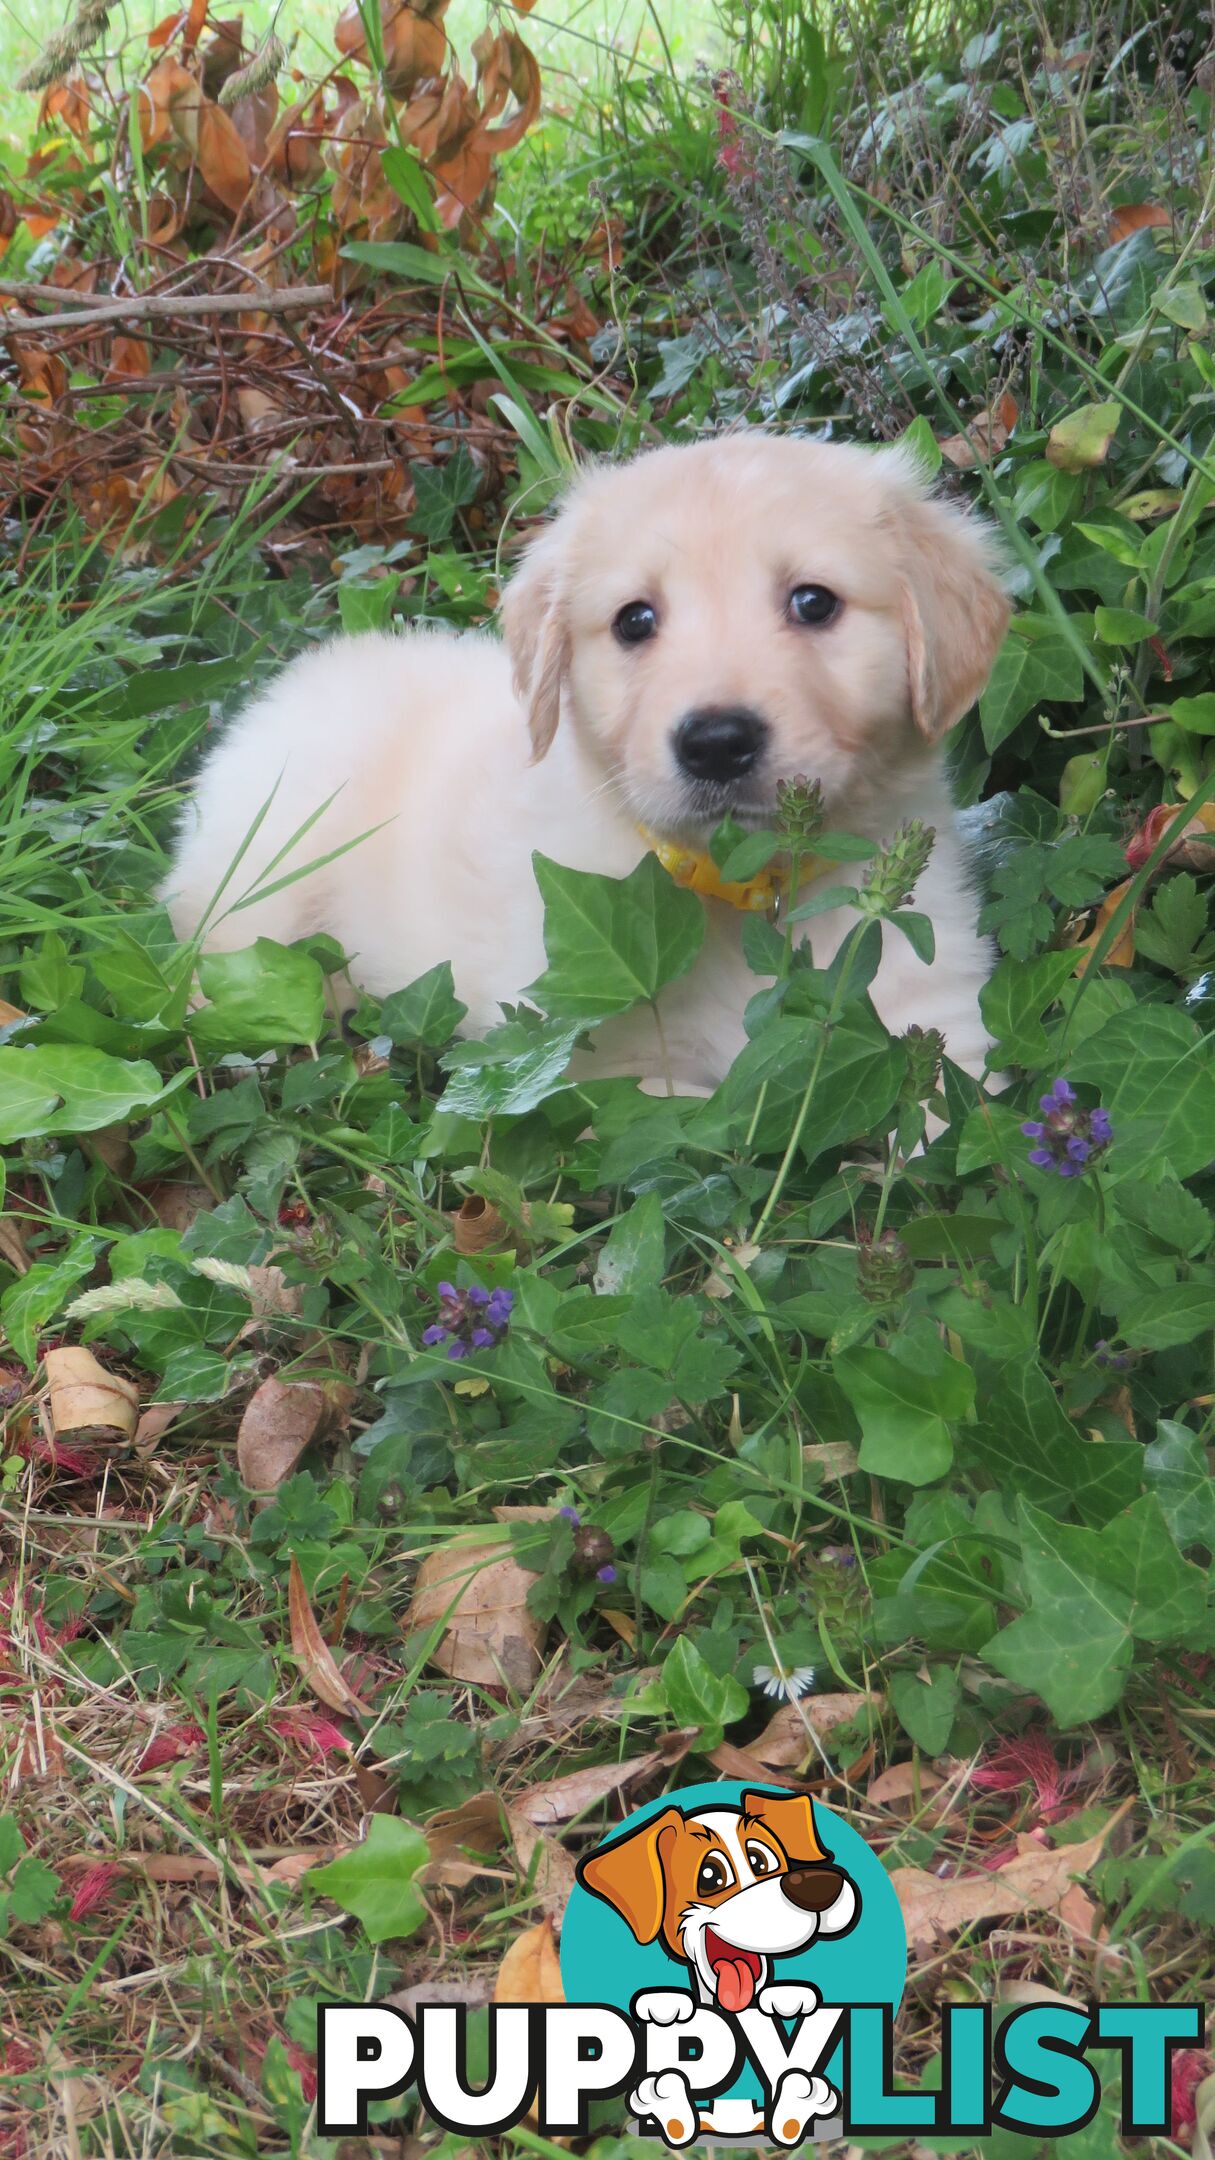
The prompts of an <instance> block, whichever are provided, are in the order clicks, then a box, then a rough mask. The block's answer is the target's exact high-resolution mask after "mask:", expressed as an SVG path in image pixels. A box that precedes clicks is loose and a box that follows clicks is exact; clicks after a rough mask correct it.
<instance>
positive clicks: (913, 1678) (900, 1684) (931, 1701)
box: [889, 1665, 962, 1755]
mask: <svg viewBox="0 0 1215 2160" xmlns="http://www.w3.org/2000/svg"><path fill="white" fill-rule="evenodd" d="M889 1692H890V1700H891V1702H892V1703H893V1705H894V1712H895V1716H896V1717H897V1718H898V1721H899V1723H900V1725H901V1726H902V1728H903V1731H904V1732H905V1733H907V1734H908V1736H909V1737H910V1738H911V1739H912V1740H914V1741H915V1744H916V1746H917V1747H918V1748H922V1749H923V1750H924V1753H925V1754H926V1755H943V1754H944V1752H945V1750H946V1748H947V1747H948V1745H949V1735H950V1733H951V1732H952V1731H953V1721H954V1719H955V1717H956V1716H957V1713H958V1705H959V1704H960V1702H961V1700H962V1688H961V1683H960V1682H959V1680H958V1676H957V1674H956V1672H953V1671H951V1669H950V1667H949V1666H948V1665H936V1666H934V1667H933V1669H932V1671H931V1673H930V1675H929V1678H928V1679H927V1680H926V1681H924V1680H921V1679H920V1677H919V1674H918V1673H910V1672H895V1673H891V1675H890V1681H889Z"/></svg>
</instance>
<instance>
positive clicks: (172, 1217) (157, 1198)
mask: <svg viewBox="0 0 1215 2160" xmlns="http://www.w3.org/2000/svg"><path fill="white" fill-rule="evenodd" d="M146 1197H147V1202H148V1206H149V1207H150V1208H151V1209H152V1211H153V1213H154V1215H155V1217H156V1220H157V1222H159V1223H161V1224H163V1226H164V1228H165V1229H166V1230H182V1231H185V1230H188V1229H189V1227H190V1224H191V1223H192V1222H193V1221H194V1218H195V1216H196V1215H206V1214H207V1213H209V1211H210V1210H211V1209H212V1208H213V1207H214V1206H215V1205H216V1200H215V1195H214V1193H213V1192H212V1191H211V1189H210V1187H209V1186H207V1185H201V1184H194V1183H192V1182H183V1183H181V1184H178V1183H176V1182H169V1181H168V1180H166V1181H165V1182H164V1183H163V1184H160V1185H153V1186H152V1188H151V1190H150V1191H149V1192H148V1194H147V1196H146Z"/></svg>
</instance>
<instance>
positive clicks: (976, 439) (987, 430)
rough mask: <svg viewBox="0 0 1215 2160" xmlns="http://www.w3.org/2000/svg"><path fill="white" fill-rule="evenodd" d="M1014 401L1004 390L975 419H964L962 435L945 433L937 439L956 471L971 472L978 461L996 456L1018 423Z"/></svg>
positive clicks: (1009, 391)
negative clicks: (965, 424)
mask: <svg viewBox="0 0 1215 2160" xmlns="http://www.w3.org/2000/svg"><path fill="white" fill-rule="evenodd" d="M1017 411H1018V407H1017V401H1016V399H1015V397H1014V396H1013V394H1012V392H1011V390H1005V391H1004V393H1003V395H1002V396H1000V397H998V398H997V399H996V402H995V404H994V405H985V406H984V407H983V410H982V412H977V413H976V414H975V416H974V419H973V420H971V421H969V422H968V423H967V426H966V428H965V430H964V432H963V433H962V434H961V435H946V436H944V437H942V438H941V439H940V450H941V455H942V457H944V458H948V460H949V462H950V464H951V465H956V467H957V469H958V471H959V472H970V471H972V470H973V468H974V467H975V466H976V465H978V464H979V463H980V462H983V463H989V462H990V461H991V459H992V458H993V457H997V456H998V455H999V453H1000V451H1001V450H1002V449H1003V448H1004V445H1005V444H1006V442H1007V441H1008V438H1009V436H1010V435H1011V434H1012V431H1013V429H1014V428H1015V426H1016V424H1017Z"/></svg>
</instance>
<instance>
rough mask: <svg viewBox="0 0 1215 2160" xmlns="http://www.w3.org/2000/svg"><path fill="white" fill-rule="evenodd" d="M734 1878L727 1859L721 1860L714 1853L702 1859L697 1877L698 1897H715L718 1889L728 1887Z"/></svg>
mask: <svg viewBox="0 0 1215 2160" xmlns="http://www.w3.org/2000/svg"><path fill="white" fill-rule="evenodd" d="M733 1880H734V1877H733V1876H732V1875H731V1873H730V1870H729V1868H728V1867H727V1866H726V1863H725V1861H724V1860H719V1859H718V1857H717V1855H716V1853H714V1854H713V1856H712V1858H711V1859H708V1860H702V1861H701V1863H700V1873H699V1875H698V1876H697V1877H696V1894H697V1896H698V1897H713V1896H714V1895H715V1894H716V1892H717V1891H718V1890H725V1889H727V1888H728V1886H729V1885H730V1883H732V1882H733Z"/></svg>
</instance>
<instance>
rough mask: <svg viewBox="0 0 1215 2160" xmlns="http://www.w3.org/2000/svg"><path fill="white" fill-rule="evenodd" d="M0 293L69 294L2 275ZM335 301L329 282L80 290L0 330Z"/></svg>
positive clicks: (90, 326)
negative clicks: (52, 309)
mask: <svg viewBox="0 0 1215 2160" xmlns="http://www.w3.org/2000/svg"><path fill="white" fill-rule="evenodd" d="M0 293H3V294H4V295H5V296H6V297H8V298H25V299H26V300H27V302H28V301H29V300H31V299H39V300H41V299H46V300H51V299H54V300H60V301H61V300H64V299H67V298H68V297H70V296H69V295H68V294H66V293H65V292H63V291H61V290H60V289H59V288H58V287H57V286H53V285H51V286H47V285H26V286H16V285H14V284H12V283H11V282H10V281H9V280H8V279H6V278H0ZM326 302H328V303H329V304H330V305H332V304H333V289H332V287H331V286H329V285H287V286H284V287H283V288H282V289H281V291H276V290H275V289H274V288H273V287H271V286H268V285H267V286H264V287H260V288H259V289H258V290H257V291H256V292H242V293H183V294H181V295H180V296H178V295H177V294H175V293H155V294H151V295H149V296H146V297H145V296H144V295H142V294H140V293H132V294H131V295H130V296H129V298H127V299H125V300H108V299H103V300H100V301H98V300H97V299H96V297H95V296H94V295H92V294H84V293H82V294H81V295H80V296H79V299H78V300H77V302H76V305H75V308H74V309H73V311H72V312H71V313H70V314H63V313H60V314H58V315H0V335H4V336H10V335H12V334H13V333H14V332H17V331H20V332H23V333H25V332H29V331H38V332H43V331H47V330H80V329H86V330H94V329H96V327H97V325H98V324H99V323H107V322H129V321H139V322H173V321H175V320H179V319H180V318H181V317H182V316H196V315H254V314H257V315H285V314H288V313H291V312H294V310H295V309H296V308H315V307H323V306H324V305H325V303H326Z"/></svg>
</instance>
